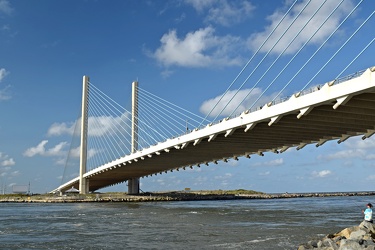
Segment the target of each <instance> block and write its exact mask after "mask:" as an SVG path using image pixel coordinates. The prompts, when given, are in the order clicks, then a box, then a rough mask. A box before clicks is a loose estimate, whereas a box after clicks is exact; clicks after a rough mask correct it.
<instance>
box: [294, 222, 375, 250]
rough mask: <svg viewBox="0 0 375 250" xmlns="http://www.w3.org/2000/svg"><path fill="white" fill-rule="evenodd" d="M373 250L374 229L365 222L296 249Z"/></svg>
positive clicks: (374, 243) (374, 249) (374, 241)
mask: <svg viewBox="0 0 375 250" xmlns="http://www.w3.org/2000/svg"><path fill="white" fill-rule="evenodd" d="M305 249H315V250H362V249H366V250H375V227H374V224H372V223H369V222H367V221H364V222H362V223H361V224H359V226H353V227H349V228H345V229H344V230H342V231H340V232H338V233H335V234H329V235H326V236H325V237H324V238H322V239H319V240H311V241H309V242H307V243H305V244H302V245H300V246H299V247H298V250H305Z"/></svg>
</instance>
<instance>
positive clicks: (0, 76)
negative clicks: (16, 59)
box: [0, 68, 9, 82]
mask: <svg viewBox="0 0 375 250" xmlns="http://www.w3.org/2000/svg"><path fill="white" fill-rule="evenodd" d="M8 74H9V71H7V70H6V69H4V68H1V69H0V82H1V81H2V80H3V79H4V78H5V76H7V75H8Z"/></svg>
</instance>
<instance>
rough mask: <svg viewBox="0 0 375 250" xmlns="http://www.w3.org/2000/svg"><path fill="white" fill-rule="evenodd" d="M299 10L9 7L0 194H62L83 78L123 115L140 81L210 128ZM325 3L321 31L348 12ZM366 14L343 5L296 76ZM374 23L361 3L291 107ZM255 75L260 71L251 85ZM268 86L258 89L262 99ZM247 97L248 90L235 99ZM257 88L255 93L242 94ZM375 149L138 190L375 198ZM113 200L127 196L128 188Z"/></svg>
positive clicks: (212, 4) (224, 5)
mask: <svg viewBox="0 0 375 250" xmlns="http://www.w3.org/2000/svg"><path fill="white" fill-rule="evenodd" d="M293 2H294V1H290V0H285V1H273V2H272V4H270V3H269V2H267V1H258V0H248V1H240V0H239V1H229V0H227V1H226V0H206V1H198V0H173V1H172V0H171V1H168V0H165V1H138V0H129V1H120V0H113V1H104V0H96V1H94V0H93V1H91V0H67V1H55V0H53V1H50V0H40V1H25V0H13V1H8V0H0V113H1V119H0V184H1V185H0V191H2V190H3V189H4V187H5V188H6V191H7V192H11V190H12V188H11V187H12V186H13V185H28V184H29V183H30V185H31V192H34V193H44V192H48V191H51V190H52V189H54V188H56V187H57V186H59V185H60V184H61V178H62V175H63V173H64V164H65V162H66V157H67V156H66V155H67V151H68V150H69V145H70V143H71V140H72V135H71V130H72V126H73V124H74V122H75V121H76V120H77V118H78V117H79V115H80V105H81V91H82V90H81V87H82V76H83V75H88V76H90V81H91V82H93V83H94V84H95V86H97V87H98V88H100V90H102V91H103V92H105V93H106V94H108V95H109V96H111V98H113V99H114V100H116V101H117V102H119V103H123V104H124V105H125V104H126V103H128V102H129V98H130V94H131V93H130V91H131V82H132V81H134V80H138V81H139V84H140V86H141V87H142V88H143V89H145V90H147V91H149V92H151V93H153V94H155V95H157V96H160V97H162V98H163V99H166V100H168V101H170V102H172V103H174V104H176V105H178V106H181V107H184V108H186V109H188V110H190V111H191V112H194V113H196V114H199V115H201V116H205V115H207V113H208V112H209V110H210V108H211V107H212V106H213V105H214V103H215V100H217V99H218V97H220V96H221V94H222V93H224V91H225V90H226V89H227V88H228V86H229V85H230V83H231V82H232V81H233V80H234V78H235V77H236V76H237V74H238V73H239V72H240V71H241V69H242V68H243V67H244V65H245V64H246V62H247V61H248V60H249V59H250V58H251V56H252V55H253V54H254V52H255V51H256V50H257V48H259V46H260V44H261V43H262V42H263V41H264V39H265V38H266V37H267V36H268V34H269V33H270V32H271V30H272V29H273V27H274V26H275V25H276V24H277V22H278V21H279V20H280V18H281V17H282V16H283V15H284V13H285V12H286V10H287V9H288V8H289V6H291V4H292V3H293ZM306 2H307V1H305V0H303V1H299V2H298V3H297V5H296V6H295V9H294V10H293V11H292V12H290V14H289V15H288V16H287V17H286V19H285V20H286V21H289V22H291V20H292V18H293V16H296V15H297V12H298V11H299V10H300V9H301V8H303V6H304V5H305V4H306ZM327 2H328V3H326V5H324V6H323V7H322V8H321V10H320V12H318V15H317V16H316V17H314V19H313V20H314V25H317V23H319V22H318V21H319V20H323V19H324V18H325V17H326V16H327V15H328V14H329V12H330V11H331V10H332V8H333V7H332V6H336V4H337V3H338V2H339V1H336V0H334V1H331V0H329V1H327ZM358 2H359V1H357V0H345V1H344V2H343V3H342V5H341V7H340V8H339V9H338V11H337V12H336V13H335V15H333V16H332V17H331V18H330V19H329V22H327V24H326V25H325V26H323V28H322V29H321V30H320V31H319V32H318V33H317V34H316V36H314V38H313V39H311V41H310V42H309V43H308V45H307V46H306V48H305V49H304V50H303V51H301V56H300V57H298V59H297V60H296V61H295V63H294V64H292V65H291V66H290V67H289V69H288V70H290V72H293V73H295V72H296V71H297V70H298V67H299V66H300V65H302V64H303V63H304V61H306V58H308V57H309V55H311V54H312V52H314V51H315V50H316V48H318V47H319V46H320V45H321V44H322V43H323V42H324V40H325V39H326V38H327V37H328V36H329V34H330V33H331V32H332V30H333V29H334V28H335V27H337V25H338V24H339V23H340V22H341V21H342V20H343V19H344V18H345V16H346V15H347V14H348V13H349V12H350V11H351V10H352V9H353V7H354V6H355V5H356V4H357V3H358ZM320 3H321V1H318V0H313V1H312V2H311V3H310V5H309V6H308V7H307V8H306V12H304V14H303V15H301V16H300V17H299V18H300V19H298V22H296V24H295V25H294V26H293V27H292V29H291V30H290V31H289V32H288V33H287V34H286V35H285V37H284V38H283V39H281V40H280V42H279V43H278V44H277V46H276V47H275V48H274V49H273V50H272V52H271V53H270V55H269V57H268V58H267V61H266V62H265V65H264V66H262V67H263V68H262V69H260V70H259V71H257V72H258V73H256V74H258V75H261V73H262V72H264V70H265V69H267V67H268V66H269V65H270V64H271V63H272V60H273V59H274V58H276V57H277V56H278V55H279V54H280V53H281V52H282V50H283V48H284V46H286V44H287V43H288V41H290V37H292V36H294V35H295V34H296V33H297V32H298V31H299V29H298V28H301V27H300V26H301V25H302V23H303V21H304V20H307V19H308V18H309V17H310V16H311V14H312V13H313V12H314V10H315V9H316V8H317V6H318V4H320ZM373 11H374V5H373V2H372V1H371V0H365V1H363V3H362V4H361V5H360V7H359V8H358V9H357V10H356V11H355V12H354V13H353V15H351V17H350V18H349V19H348V21H347V22H346V23H345V24H344V25H343V26H342V28H341V29H340V30H339V31H338V32H337V33H336V34H335V36H333V37H332V39H330V40H329V42H328V43H327V45H326V46H325V47H324V51H323V53H320V57H318V58H317V59H314V60H312V62H311V65H309V68H308V70H306V72H305V73H304V74H303V75H301V77H297V78H296V82H297V84H294V85H291V86H290V87H288V89H286V90H285V91H284V92H283V94H282V95H288V94H291V93H294V92H295V91H297V90H300V88H301V87H302V86H304V85H305V83H307V82H308V81H309V79H311V78H312V75H311V74H312V73H310V75H309V72H314V73H315V72H317V69H319V67H320V66H321V64H319V62H322V61H323V62H324V60H325V61H327V60H328V58H329V56H330V55H332V53H333V52H334V51H335V49H337V47H339V46H341V45H342V44H343V42H344V41H345V40H346V39H347V38H348V37H349V36H350V35H351V34H352V33H353V31H354V30H355V29H356V28H357V27H358V26H359V25H360V24H361V23H362V22H363V21H364V19H365V18H366V17H368V16H369V15H370V14H371V12H373ZM374 22H375V20H374V18H371V19H370V20H369V21H368V23H367V24H366V25H364V26H363V28H362V29H361V31H360V32H359V33H358V34H357V35H356V36H354V37H353V39H352V40H351V42H349V43H348V44H347V45H346V46H345V48H344V49H343V51H342V52H340V53H339V54H338V55H337V56H336V57H335V59H334V60H332V62H331V63H330V64H329V65H327V67H326V68H325V70H323V71H322V72H321V73H320V74H319V75H318V76H317V77H316V78H314V80H313V82H312V83H311V85H314V84H322V83H325V82H327V81H330V80H332V79H334V78H335V77H337V75H338V74H339V73H340V72H341V71H342V70H343V69H345V67H346V66H347V65H349V63H350V62H351V61H352V60H353V59H354V58H355V56H356V55H357V54H358V53H359V52H360V51H361V49H363V48H364V47H365V46H366V44H368V43H369V42H370V41H371V39H373V37H374V35H373V27H374ZM371 26H372V29H371ZM310 30H313V27H311V29H307V31H304V32H302V33H301V34H300V36H298V38H297V39H296V40H295V41H294V42H293V43H292V44H291V46H290V47H289V48H288V49H287V50H286V51H285V53H284V54H283V55H282V56H281V57H280V62H281V64H280V65H279V66H277V67H278V68H276V70H273V71H276V72H277V69H280V68H281V67H282V66H281V65H283V64H282V63H283V62H284V64H285V62H287V61H288V60H289V59H290V58H291V56H292V55H293V53H295V52H296V51H298V49H299V48H300V47H301V46H302V45H303V44H304V43H305V42H306V41H307V39H308V38H309V36H310V34H311V32H312V31H311V32H309V31H310ZM280 33H281V31H280V30H277V31H276V32H275V34H274V35H273V36H272V37H270V41H269V42H267V43H265V44H264V46H263V47H262V49H261V50H260V51H259V55H260V56H261V55H264V54H266V53H267V51H268V50H269V49H270V48H271V47H272V41H275V40H276V39H277V38H278V37H279V36H280ZM288 37H289V40H288V39H287V38H288ZM374 53H375V48H374V45H371V46H370V47H369V48H368V49H367V50H366V51H365V53H363V54H362V55H360V56H359V57H358V58H357V59H356V60H355V61H354V62H353V63H352V64H350V66H349V67H348V68H347V69H346V70H345V71H344V72H343V75H348V74H351V73H354V72H356V71H359V70H362V69H366V68H368V67H371V66H374V65H375V62H374V60H373V58H374V57H373V55H374ZM251 67H253V68H254V67H255V64H254V65H250V67H249V69H248V73H249V72H251ZM262 70H263V71H262ZM273 77H275V74H274V75H273ZM270 79H272V78H271V76H270ZM287 79H289V78H287V77H286V76H281V77H280V78H279V79H278V81H277V82H276V83H275V84H274V85H273V86H272V87H271V88H270V89H269V93H268V92H267V93H266V94H265V97H267V98H271V97H273V96H274V95H275V93H277V92H278V91H279V90H280V89H281V88H282V87H283V86H284V85H285V81H286V80H287ZM281 82H283V83H284V84H282V83H281ZM266 86H267V85H259V86H258V87H257V91H258V92H257V93H260V92H262V91H263V90H264V89H265V88H266ZM238 88H239V84H237V85H233V87H232V88H231V89H230V90H231V91H233V92H234V91H236V90H237V89H238ZM249 88H251V85H250V84H249V85H248V86H245V87H244V88H243V89H249ZM243 89H242V90H243ZM249 98H253V99H252V100H254V96H250V97H249ZM267 98H266V99H267ZM245 103H246V102H245ZM249 103H251V102H249ZM233 105H234V104H233ZM230 107H231V108H232V109H233V107H234V106H232V105H230V106H229V108H228V110H230ZM224 113H225V112H224ZM52 128H53V129H54V131H53V132H52ZM374 149H375V139H374V138H370V139H367V140H365V141H362V140H361V139H360V138H351V139H349V140H348V141H347V142H345V143H342V144H340V145H338V144H337V143H336V142H335V141H333V142H328V143H326V144H324V146H322V147H319V148H316V147H315V145H310V146H306V147H305V148H304V149H303V150H300V151H297V150H295V149H289V150H288V151H286V152H285V153H283V154H272V153H266V154H265V156H264V157H260V156H254V157H252V158H251V159H245V158H241V159H240V160H239V161H230V162H229V163H226V164H225V163H223V162H220V163H219V164H218V165H214V166H209V167H202V168H199V169H198V168H194V169H193V170H190V169H189V170H186V171H179V172H177V173H176V172H173V173H169V174H165V175H158V176H153V177H149V178H144V179H141V189H142V190H144V191H157V190H182V189H184V188H187V187H189V188H191V189H194V190H204V189H239V188H243V189H253V190H258V191H263V192H315V191H359V190H374V180H375V172H374V170H375V162H374V159H375V153H374ZM106 190H108V191H112V190H125V191H126V190H127V188H126V187H125V185H124V184H122V185H119V186H116V187H114V188H108V189H105V190H104V191H106Z"/></svg>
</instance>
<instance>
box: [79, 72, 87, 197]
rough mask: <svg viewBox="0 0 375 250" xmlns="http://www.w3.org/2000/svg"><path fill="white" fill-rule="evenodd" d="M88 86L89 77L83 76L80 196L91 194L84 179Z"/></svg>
mask: <svg viewBox="0 0 375 250" xmlns="http://www.w3.org/2000/svg"><path fill="white" fill-rule="evenodd" d="M88 86H89V77H88V76H83V87H82V115H81V147H80V160H79V193H80V194H87V193H88V192H89V183H88V181H89V180H88V179H86V178H83V175H84V174H85V173H86V163H87V124H88V123H87V120H88V111H87V109H88V98H87V95H88Z"/></svg>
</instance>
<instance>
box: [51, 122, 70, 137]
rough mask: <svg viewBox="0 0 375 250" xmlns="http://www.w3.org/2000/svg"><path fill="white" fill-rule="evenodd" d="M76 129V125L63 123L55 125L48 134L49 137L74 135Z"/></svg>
mask: <svg viewBox="0 0 375 250" xmlns="http://www.w3.org/2000/svg"><path fill="white" fill-rule="evenodd" d="M74 128H75V123H71V124H67V123H65V122H63V123H54V124H52V125H51V127H50V128H49V129H48V132H47V134H48V135H49V136H60V135H63V134H68V135H73V133H74Z"/></svg>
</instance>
